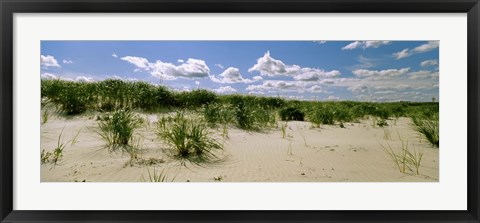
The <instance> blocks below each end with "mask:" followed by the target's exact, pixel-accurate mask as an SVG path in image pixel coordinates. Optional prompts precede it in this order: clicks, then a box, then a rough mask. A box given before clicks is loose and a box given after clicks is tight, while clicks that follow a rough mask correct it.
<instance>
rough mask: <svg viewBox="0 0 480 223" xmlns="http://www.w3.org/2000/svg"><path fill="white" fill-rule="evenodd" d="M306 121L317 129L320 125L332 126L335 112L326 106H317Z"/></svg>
mask: <svg viewBox="0 0 480 223" xmlns="http://www.w3.org/2000/svg"><path fill="white" fill-rule="evenodd" d="M308 119H309V121H310V122H312V123H313V124H315V126H316V127H317V128H319V127H320V124H323V125H333V124H335V111H334V110H333V109H332V108H330V107H328V106H317V107H315V108H313V109H312V110H311V111H310V112H309V114H308Z"/></svg>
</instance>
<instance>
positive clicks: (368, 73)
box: [352, 67, 410, 77]
mask: <svg viewBox="0 0 480 223" xmlns="http://www.w3.org/2000/svg"><path fill="white" fill-rule="evenodd" d="M409 70H410V67H406V68H402V69H387V70H366V69H358V70H354V71H352V73H353V74H354V75H355V76H356V77H373V76H377V77H394V76H400V75H404V74H406V73H407V72H408V71H409Z"/></svg>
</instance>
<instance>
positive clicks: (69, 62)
mask: <svg viewBox="0 0 480 223" xmlns="http://www.w3.org/2000/svg"><path fill="white" fill-rule="evenodd" d="M62 62H63V63H64V64H72V63H73V61H71V60H63V61H62Z"/></svg>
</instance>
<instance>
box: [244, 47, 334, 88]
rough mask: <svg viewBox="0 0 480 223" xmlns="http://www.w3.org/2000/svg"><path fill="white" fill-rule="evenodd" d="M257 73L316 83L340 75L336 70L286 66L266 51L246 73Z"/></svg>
mask: <svg viewBox="0 0 480 223" xmlns="http://www.w3.org/2000/svg"><path fill="white" fill-rule="evenodd" d="M253 71H258V72H260V74H261V75H263V76H268V77H274V76H292V77H293V78H294V79H295V80H302V81H316V80H318V79H320V78H325V77H335V76H339V75H340V74H341V73H340V72H339V71H337V70H332V71H325V70H321V69H318V68H310V67H300V66H298V65H286V64H285V63H283V62H282V61H281V60H277V59H274V58H272V57H271V56H270V52H269V51H267V52H266V53H265V55H264V56H263V57H261V58H259V59H258V60H257V63H256V64H255V65H253V67H251V68H250V69H248V72H253Z"/></svg>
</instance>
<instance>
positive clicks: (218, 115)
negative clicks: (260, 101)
mask: <svg viewBox="0 0 480 223" xmlns="http://www.w3.org/2000/svg"><path fill="white" fill-rule="evenodd" d="M203 117H204V119H205V121H207V123H208V124H209V125H210V126H212V127H215V126H217V125H218V124H220V125H221V128H222V136H223V138H224V139H228V138H229V136H228V125H229V124H231V123H233V122H234V120H235V114H234V112H233V109H232V108H231V107H229V106H227V105H222V104H219V103H214V104H207V105H206V106H204V107H203Z"/></svg>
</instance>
